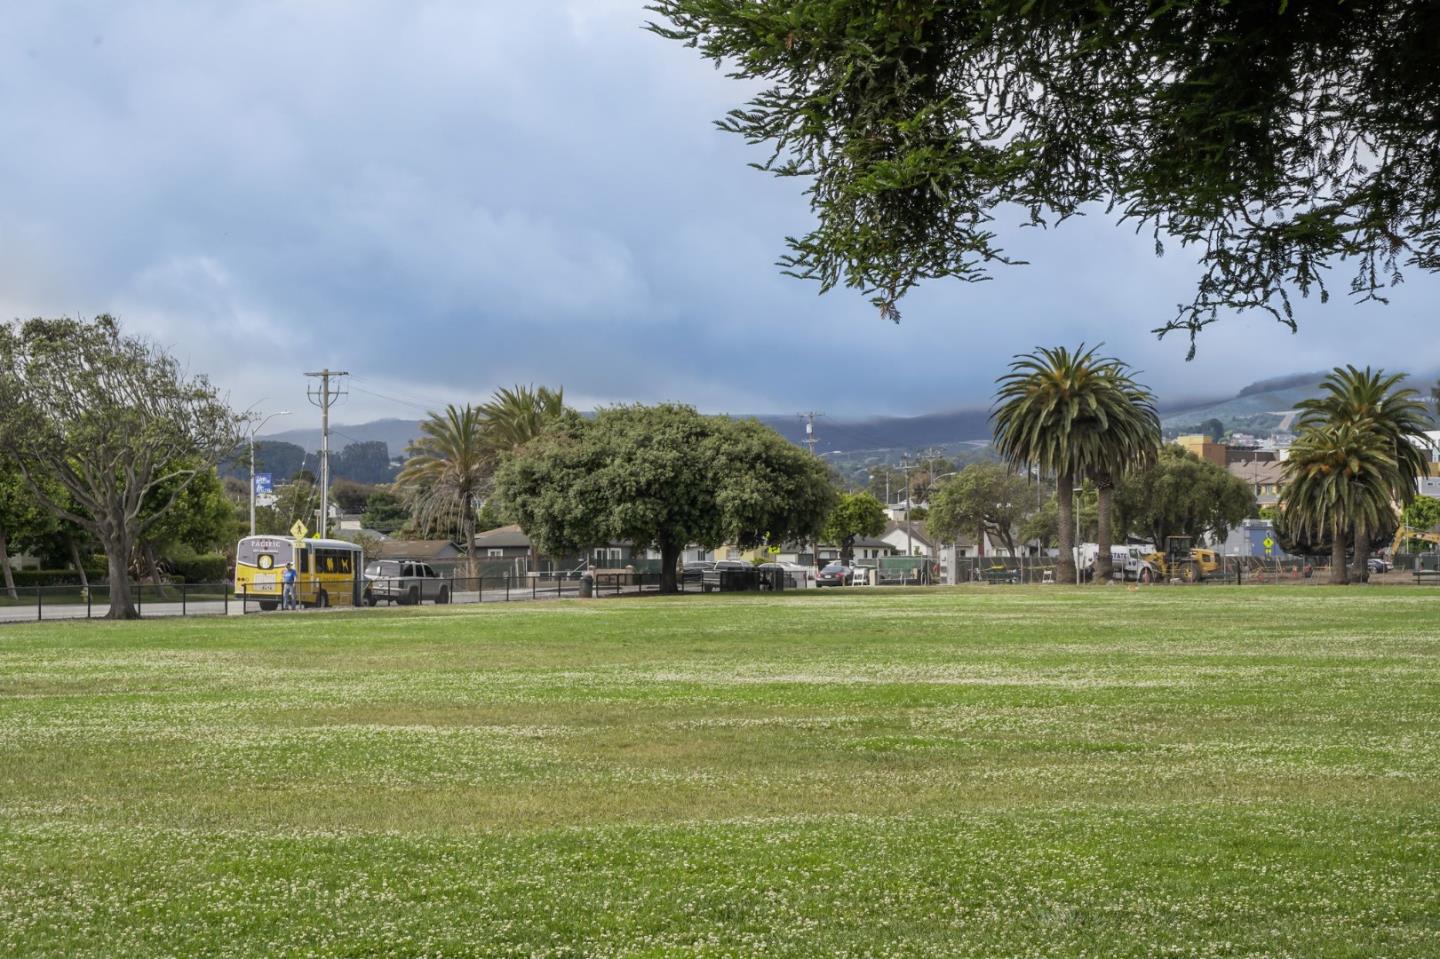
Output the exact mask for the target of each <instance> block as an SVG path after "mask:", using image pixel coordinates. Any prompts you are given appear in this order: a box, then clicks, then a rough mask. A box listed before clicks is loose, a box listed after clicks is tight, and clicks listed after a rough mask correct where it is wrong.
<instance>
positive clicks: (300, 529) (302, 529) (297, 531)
mask: <svg viewBox="0 0 1440 959" xmlns="http://www.w3.org/2000/svg"><path fill="white" fill-rule="evenodd" d="M308 532H310V529H309V527H307V526H306V525H305V523H304V521H303V520H298V519H297V520H296V521H295V525H294V526H292V527H290V535H291V536H293V537H295V538H296V539H304V538H305V534H306V533H308Z"/></svg>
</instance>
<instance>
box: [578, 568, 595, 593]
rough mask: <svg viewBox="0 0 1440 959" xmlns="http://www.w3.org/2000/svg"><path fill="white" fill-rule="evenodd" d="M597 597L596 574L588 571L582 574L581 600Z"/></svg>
mask: <svg viewBox="0 0 1440 959" xmlns="http://www.w3.org/2000/svg"><path fill="white" fill-rule="evenodd" d="M594 596H595V574H594V573H592V572H590V571H589V570H588V569H587V570H586V571H585V572H583V573H581V574H580V598H581V599H591V598H593V597H594Z"/></svg>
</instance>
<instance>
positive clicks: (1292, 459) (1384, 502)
mask: <svg viewBox="0 0 1440 959" xmlns="http://www.w3.org/2000/svg"><path fill="white" fill-rule="evenodd" d="M1392 451H1393V447H1391V446H1390V445H1389V444H1388V443H1387V442H1386V441H1385V438H1384V437H1383V436H1382V435H1380V434H1379V433H1377V432H1376V431H1374V430H1372V429H1367V428H1366V427H1365V425H1364V424H1354V423H1340V424H1334V425H1332V424H1326V425H1323V426H1316V427H1311V428H1310V429H1308V430H1307V431H1306V432H1305V433H1304V434H1302V435H1301V437H1300V438H1299V439H1298V440H1296V441H1295V444H1294V445H1293V446H1291V447H1290V456H1289V458H1288V459H1286V460H1285V488H1284V491H1283V492H1282V494H1281V508H1282V509H1283V510H1284V511H1285V521H1286V524H1287V525H1288V526H1289V527H1290V528H1291V529H1292V530H1294V531H1297V532H1303V533H1306V534H1308V535H1310V536H1311V537H1313V538H1314V539H1319V538H1320V537H1322V536H1324V535H1325V533H1327V532H1328V533H1329V534H1330V536H1331V545H1330V582H1331V583H1332V584H1333V585H1338V586H1343V585H1344V584H1345V583H1346V582H1347V579H1348V578H1347V576H1346V571H1345V540H1346V535H1345V534H1346V533H1347V532H1348V531H1349V530H1350V529H1351V528H1353V527H1355V526H1364V527H1365V528H1369V529H1375V528H1377V527H1378V526H1379V525H1380V524H1382V523H1384V522H1385V521H1386V518H1387V517H1391V516H1393V515H1394V503H1393V501H1392V500H1391V495H1392V492H1393V489H1394V477H1395V470H1396V465H1395V458H1394V456H1393V453H1392Z"/></svg>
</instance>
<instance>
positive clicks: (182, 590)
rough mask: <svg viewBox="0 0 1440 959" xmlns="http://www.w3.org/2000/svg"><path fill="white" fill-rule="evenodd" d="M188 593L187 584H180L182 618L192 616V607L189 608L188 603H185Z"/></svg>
mask: <svg viewBox="0 0 1440 959" xmlns="http://www.w3.org/2000/svg"><path fill="white" fill-rule="evenodd" d="M186 592H187V590H186V589H185V584H184V583H181V584H180V615H181V616H189V615H190V607H189V606H188V605H187V604H186V602H185V595H186Z"/></svg>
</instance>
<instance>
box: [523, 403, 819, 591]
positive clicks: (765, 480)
mask: <svg viewBox="0 0 1440 959" xmlns="http://www.w3.org/2000/svg"><path fill="white" fill-rule="evenodd" d="M495 479H496V491H497V492H498V493H499V496H500V498H501V500H502V502H503V503H504V504H505V508H506V511H507V513H508V514H509V515H510V516H512V517H514V518H515V519H516V521H517V522H518V523H519V524H520V526H521V528H523V529H524V530H525V532H526V533H527V534H528V535H529V536H530V537H531V539H532V540H533V541H534V542H536V543H537V545H538V546H539V547H540V548H542V549H545V550H548V551H552V552H558V551H569V550H576V551H578V550H582V549H586V548H588V547H591V546H595V545H599V544H603V543H608V542H616V541H628V542H632V543H634V544H635V545H636V546H638V547H648V546H654V547H655V548H657V549H658V550H659V551H660V556H661V587H660V588H661V591H662V592H674V591H675V589H676V575H675V573H676V567H677V565H678V563H679V560H680V553H681V550H683V549H684V548H685V546H686V545H687V544H690V543H696V544H699V545H702V546H706V547H711V548H713V547H716V546H719V545H721V544H725V543H729V544H733V545H736V546H741V547H750V546H759V545H762V544H766V543H780V542H783V541H787V540H794V539H800V538H809V537H813V536H814V535H815V534H816V533H818V532H819V530H820V527H821V525H822V523H823V522H824V520H825V517H826V515H827V514H828V513H829V511H830V508H831V506H832V505H833V503H834V500H835V492H834V489H833V488H832V486H831V484H830V477H829V473H828V471H827V469H826V467H825V464H824V463H823V462H822V461H821V460H819V459H817V458H815V457H813V456H810V455H809V454H808V453H806V452H804V451H803V450H801V449H799V448H798V447H796V446H794V445H793V444H791V443H790V442H788V441H787V440H785V439H784V437H782V436H780V435H779V434H778V433H776V432H775V431H774V430H772V429H769V428H768V427H766V426H763V425H761V424H760V423H758V422H756V421H754V420H743V421H735V420H731V419H728V418H726V417H723V416H702V415H701V414H699V413H697V412H696V411H695V410H694V409H692V408H690V407H688V406H677V405H670V404H662V405H659V406H618V407H613V408H610V409H604V410H601V411H599V412H598V413H596V414H595V416H594V417H593V418H591V419H585V418H582V417H579V416H575V415H568V416H567V417H566V418H565V419H564V421H563V422H561V423H559V424H557V425H556V426H555V427H554V428H552V429H550V430H547V431H546V432H545V433H543V434H542V435H541V436H540V437H538V438H537V439H535V440H533V441H531V442H530V443H528V444H526V445H525V446H523V447H521V448H520V449H519V450H518V451H517V452H515V454H514V455H513V456H511V457H509V458H508V459H507V460H506V461H505V463H504V464H503V465H502V466H501V467H500V471H499V472H498V473H497V474H496V478H495Z"/></svg>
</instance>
